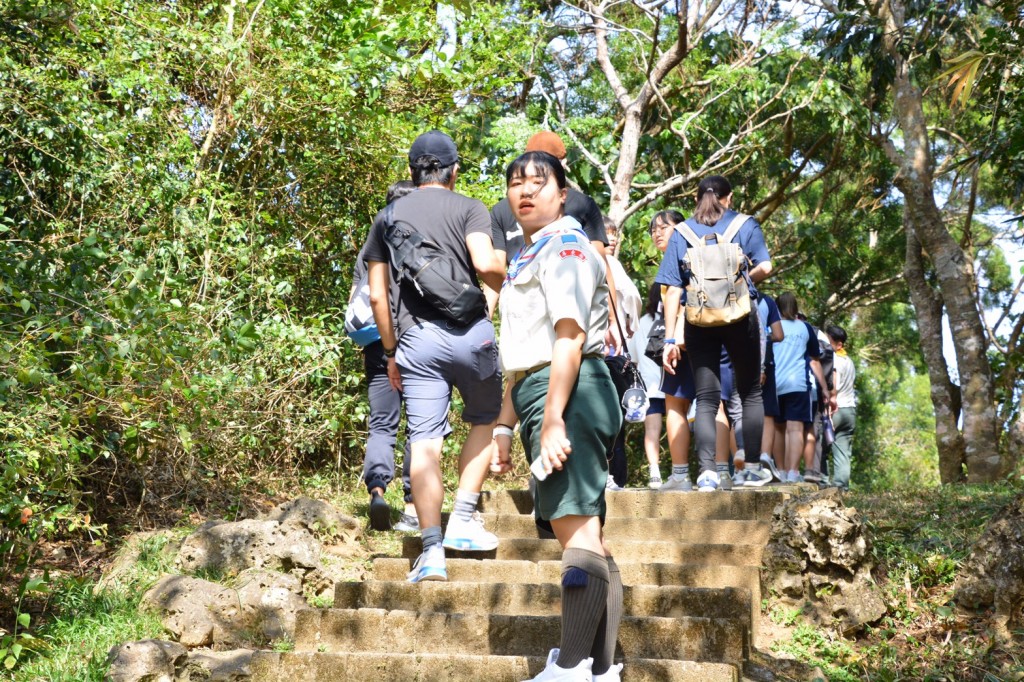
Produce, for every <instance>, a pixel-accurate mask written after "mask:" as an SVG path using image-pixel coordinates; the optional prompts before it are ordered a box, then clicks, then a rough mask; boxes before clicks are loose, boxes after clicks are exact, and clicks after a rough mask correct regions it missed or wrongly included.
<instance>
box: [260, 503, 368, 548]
mask: <svg viewBox="0 0 1024 682" xmlns="http://www.w3.org/2000/svg"><path fill="white" fill-rule="evenodd" d="M263 519H264V520H265V521H277V522H278V523H280V524H281V525H282V526H296V527H299V528H303V529H305V530H307V531H309V532H310V533H312V534H313V535H314V536H316V537H317V538H320V539H323V540H329V539H333V538H340V539H342V540H343V541H344V542H345V543H347V542H355V541H359V540H360V539H361V538H362V530H361V526H362V524H360V523H359V521H357V520H356V519H354V518H352V517H351V516H346V515H345V514H342V513H341V512H339V511H338V510H337V509H335V508H334V507H332V506H331V505H329V504H327V503H326V502H321V501H320V500H314V499H312V498H309V497H298V498H296V499H294V500H292V501H290V502H285V503H283V504H279V505H277V506H276V507H274V508H273V509H271V510H270V511H269V512H267V514H266V515H264V517H263Z"/></svg>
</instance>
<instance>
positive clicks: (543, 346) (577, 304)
mask: <svg viewBox="0 0 1024 682" xmlns="http://www.w3.org/2000/svg"><path fill="white" fill-rule="evenodd" d="M603 260H604V259H603V258H601V256H600V255H599V254H598V253H597V252H596V251H595V250H594V247H593V246H591V244H590V240H589V239H588V238H587V235H586V234H585V233H584V232H583V230H582V228H581V227H580V224H579V222H577V221H576V219H575V218H572V217H569V216H566V217H563V218H561V219H559V220H556V221H555V222H553V223H551V224H550V225H548V226H547V227H545V228H543V229H542V230H539V231H538V232H536V233H535V234H534V235H533V244H532V245H531V246H525V247H523V250H522V251H521V252H520V253H519V254H518V255H517V257H516V258H515V259H513V261H512V262H511V263H510V264H509V269H508V275H507V276H506V277H505V284H504V285H503V286H502V289H501V302H500V309H501V337H500V338H501V342H500V344H499V355H500V358H501V367H502V370H503V371H504V372H505V373H506V374H507V373H511V372H519V371H523V370H528V369H533V368H535V367H538V366H541V365H544V364H546V363H549V362H551V350H552V346H554V343H555V323H556V322H557V321H559V320H564V319H572V320H575V321H576V323H577V324H578V325H579V326H580V328H581V329H583V330H585V331H586V334H587V338H586V341H584V343H583V354H584V355H602V354H603V353H604V333H605V330H606V328H607V327H608V279H607V273H606V272H605V264H604V262H603Z"/></svg>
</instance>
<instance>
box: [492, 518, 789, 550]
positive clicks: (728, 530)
mask: <svg viewBox="0 0 1024 682" xmlns="http://www.w3.org/2000/svg"><path fill="white" fill-rule="evenodd" d="M482 516H483V519H484V527H485V528H487V530H489V531H491V532H492V533H494V534H495V535H497V536H498V537H499V538H536V537H538V533H537V525H536V523H535V522H534V520H533V516H532V515H530V514H483V515H482ZM770 531H771V524H770V523H768V522H767V521H734V520H732V519H710V520H707V521H693V520H680V519H642V518H633V517H629V516H622V517H616V518H611V519H608V522H607V523H606V524H605V526H604V535H605V537H606V538H608V539H609V540H620V539H621V540H638V539H641V538H646V539H649V540H667V541H672V542H687V543H711V544H729V543H733V542H740V543H743V544H758V545H763V544H765V543H766V542H767V541H768V534H769V533H770Z"/></svg>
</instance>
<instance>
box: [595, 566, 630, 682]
mask: <svg viewBox="0 0 1024 682" xmlns="http://www.w3.org/2000/svg"><path fill="white" fill-rule="evenodd" d="M607 560H608V598H607V600H606V601H605V614H604V618H602V619H601V623H600V624H599V625H598V626H597V632H596V633H595V634H594V646H593V648H592V649H591V650H590V656H591V658H593V659H594V667H593V668H591V670H592V671H593V673H594V674H595V675H603V674H604V673H606V672H608V669H609V668H611V667H612V663H614V662H615V643H616V642H617V641H618V639H619V623H621V622H622V574H621V573H619V567H618V566H617V565H616V564H615V559H613V558H611V557H607Z"/></svg>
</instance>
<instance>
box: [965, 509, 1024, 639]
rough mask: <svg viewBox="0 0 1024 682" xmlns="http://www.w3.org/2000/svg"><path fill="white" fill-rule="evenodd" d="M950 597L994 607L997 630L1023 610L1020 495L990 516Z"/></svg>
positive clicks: (971, 604) (973, 605) (1023, 527)
mask: <svg viewBox="0 0 1024 682" xmlns="http://www.w3.org/2000/svg"><path fill="white" fill-rule="evenodd" d="M953 598H954V599H955V600H956V603H957V605H958V606H963V607H967V608H972V609H980V608H987V607H995V612H996V620H997V624H998V625H999V627H1000V629H1004V628H1005V627H1006V626H1007V625H1008V624H1010V623H1012V622H1014V621H1015V620H1017V619H1019V618H1020V616H1021V610H1022V609H1024V494H1020V495H1018V496H1017V497H1016V498H1015V499H1014V500H1013V501H1012V502H1010V503H1009V504H1008V505H1006V506H1005V507H1003V509H1001V510H1000V511H999V513H998V514H996V515H995V516H993V517H992V518H991V519H990V520H989V522H988V525H987V526H986V528H985V532H984V533H982V536H981V538H979V539H978V542H977V544H975V545H974V549H973V550H972V552H971V556H970V558H969V559H968V560H967V563H966V565H965V566H964V568H963V569H962V570H961V571H960V575H959V576H958V577H957V581H956V585H955V591H954V595H953Z"/></svg>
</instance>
